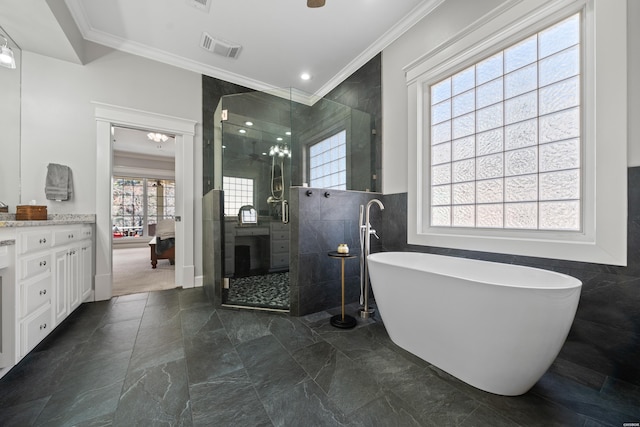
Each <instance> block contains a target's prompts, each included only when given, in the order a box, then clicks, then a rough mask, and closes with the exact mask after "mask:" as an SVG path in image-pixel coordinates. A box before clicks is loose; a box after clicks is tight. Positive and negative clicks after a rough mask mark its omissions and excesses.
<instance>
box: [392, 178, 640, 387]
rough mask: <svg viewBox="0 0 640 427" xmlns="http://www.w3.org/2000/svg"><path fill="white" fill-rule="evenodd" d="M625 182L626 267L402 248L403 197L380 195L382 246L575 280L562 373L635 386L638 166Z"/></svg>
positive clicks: (639, 322)
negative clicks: (577, 293)
mask: <svg viewBox="0 0 640 427" xmlns="http://www.w3.org/2000/svg"><path fill="white" fill-rule="evenodd" d="M628 180H629V185H628V188H629V190H628V191H629V196H628V209H629V219H628V234H627V244H628V265H627V267H616V266H608V265H599V264H590V263H580V262H573V261H562V260H555V259H543V258H533V257H522V256H514V255H503V254H490V253H483V252H474V251H463V250H455V249H443V248H434V247H423V246H415V245H408V244H407V240H406V236H407V194H406V193H402V194H393V195H386V196H384V197H383V201H384V203H385V206H386V207H387V209H385V211H384V212H383V221H384V229H383V232H384V236H385V238H384V241H383V248H384V250H385V251H392V250H401V251H414V252H430V253H438V254H445V255H452V256H461V257H466V258H477V259H485V260H491V261H497V262H504V263H511V264H520V265H528V266H532V267H539V268H543V269H548V270H554V271H558V272H561V273H566V274H569V275H571V276H574V277H577V278H578V279H580V280H582V283H583V286H582V294H581V297H580V303H579V306H578V311H577V313H576V318H575V320H574V323H573V326H572V328H571V331H570V332H569V337H568V338H567V341H566V343H565V345H564V347H563V348H562V350H561V352H560V355H559V358H560V359H562V361H563V362H564V363H563V367H564V368H563V369H564V372H563V375H569V376H572V377H573V378H574V379H575V380H577V381H578V382H581V383H583V384H585V385H588V386H592V387H595V388H598V387H600V386H602V385H604V384H605V383H606V382H607V381H611V379H612V378H615V379H620V380H623V381H625V382H627V383H631V384H634V385H635V386H640V362H639V360H640V359H639V358H640V309H639V307H640V167H633V168H629V170H628Z"/></svg>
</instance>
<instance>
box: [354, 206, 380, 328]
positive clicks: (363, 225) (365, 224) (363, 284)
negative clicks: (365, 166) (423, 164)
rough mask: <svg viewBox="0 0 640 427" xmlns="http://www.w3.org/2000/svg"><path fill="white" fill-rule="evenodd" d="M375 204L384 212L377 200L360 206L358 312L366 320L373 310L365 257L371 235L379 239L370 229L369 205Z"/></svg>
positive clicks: (368, 249) (369, 248)
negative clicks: (370, 305) (370, 304)
mask: <svg viewBox="0 0 640 427" xmlns="http://www.w3.org/2000/svg"><path fill="white" fill-rule="evenodd" d="M374 203H375V204H377V205H378V207H379V208H380V210H381V211H383V210H384V205H383V204H382V202H381V201H380V200H378V199H371V200H369V203H367V207H366V208H365V207H364V206H363V205H360V221H359V224H360V305H361V306H362V307H361V308H360V310H359V313H360V317H362V318H363V319H367V318H369V317H371V316H373V314H374V313H375V310H374V309H373V308H371V307H369V269H368V267H367V256H368V255H369V252H370V251H371V235H372V234H373V235H374V236H375V238H376V239H380V237H378V234H377V233H376V230H374V229H373V228H371V222H370V219H369V218H370V212H371V205H373V204H374Z"/></svg>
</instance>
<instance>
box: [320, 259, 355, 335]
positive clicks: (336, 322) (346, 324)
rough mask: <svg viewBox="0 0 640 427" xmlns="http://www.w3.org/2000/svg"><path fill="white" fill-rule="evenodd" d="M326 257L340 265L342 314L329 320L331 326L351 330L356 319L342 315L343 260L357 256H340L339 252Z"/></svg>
mask: <svg viewBox="0 0 640 427" xmlns="http://www.w3.org/2000/svg"><path fill="white" fill-rule="evenodd" d="M327 255H329V256H330V257H331V258H336V259H340V261H341V263H342V314H336V315H335V316H333V317H332V318H331V321H330V323H331V325H333V326H335V327H336V328H340V329H351V328H353V327H355V326H356V323H357V322H356V319H355V318H354V317H352V316H349V315H348V314H344V260H345V259H348V258H355V257H356V256H357V255H353V254H342V253H340V252H336V251H331V252H329V253H328V254H327Z"/></svg>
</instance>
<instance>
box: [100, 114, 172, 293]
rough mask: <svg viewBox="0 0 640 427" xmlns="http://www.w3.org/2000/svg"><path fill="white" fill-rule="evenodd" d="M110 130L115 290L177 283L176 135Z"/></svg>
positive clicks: (133, 290) (169, 286)
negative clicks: (111, 144)
mask: <svg viewBox="0 0 640 427" xmlns="http://www.w3.org/2000/svg"><path fill="white" fill-rule="evenodd" d="M111 133H112V143H113V174H114V175H113V178H112V181H111V182H112V184H111V188H112V198H111V200H112V201H111V222H112V224H113V242H112V248H113V252H112V259H113V267H112V268H113V272H112V273H113V295H114V296H120V295H128V294H133V293H138V292H147V291H154V290H164V289H172V288H175V286H176V285H175V284H176V280H175V254H174V252H175V249H173V248H175V215H176V214H175V196H176V193H175V189H176V188H175V137H174V136H173V135H167V134H164V133H161V132H158V131H155V130H153V131H149V130H140V129H129V128H125V127H120V126H113V127H112V129H111ZM159 225H160V227H158V226H159ZM158 228H159V229H158ZM160 232H161V233H160ZM159 234H162V235H161V236H160V235H159Z"/></svg>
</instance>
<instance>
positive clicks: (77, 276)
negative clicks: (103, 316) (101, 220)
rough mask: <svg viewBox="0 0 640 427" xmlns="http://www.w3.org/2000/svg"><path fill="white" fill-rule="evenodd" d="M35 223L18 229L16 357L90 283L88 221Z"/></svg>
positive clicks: (63, 316)
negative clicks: (67, 223) (73, 223)
mask: <svg viewBox="0 0 640 427" xmlns="http://www.w3.org/2000/svg"><path fill="white" fill-rule="evenodd" d="M34 228H36V227H34ZM37 228H38V229H37V230H28V231H27V230H24V231H19V232H18V256H17V258H18V259H17V262H18V265H19V274H18V278H19V280H18V288H19V294H20V298H21V301H20V309H19V310H18V316H17V319H18V325H19V342H20V345H19V350H20V354H19V356H20V357H24V356H25V355H26V354H27V353H28V352H29V351H31V350H32V349H33V348H34V347H35V346H36V345H37V344H38V343H39V342H40V341H42V339H43V338H45V337H46V336H47V335H48V334H49V332H51V330H53V328H54V327H55V326H57V325H59V324H60V323H61V322H62V321H63V320H64V319H66V318H67V316H69V314H71V313H72V312H73V310H75V309H76V308H77V307H78V306H79V305H80V304H81V303H82V301H84V300H85V299H86V298H87V297H89V296H90V295H91V291H92V289H93V284H92V278H93V271H92V259H91V256H92V247H93V241H92V237H93V236H92V235H93V232H92V227H91V226H90V225H68V226H56V227H37Z"/></svg>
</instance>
